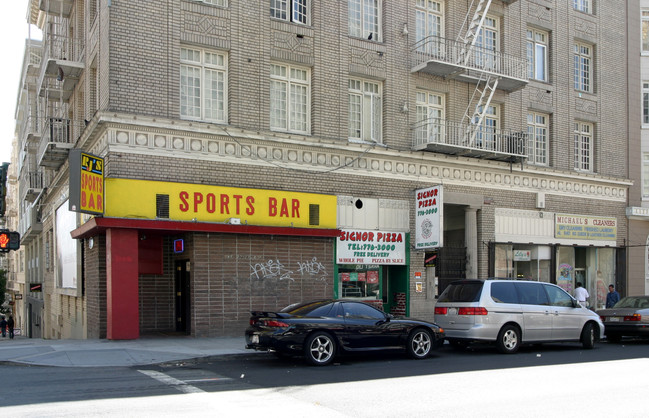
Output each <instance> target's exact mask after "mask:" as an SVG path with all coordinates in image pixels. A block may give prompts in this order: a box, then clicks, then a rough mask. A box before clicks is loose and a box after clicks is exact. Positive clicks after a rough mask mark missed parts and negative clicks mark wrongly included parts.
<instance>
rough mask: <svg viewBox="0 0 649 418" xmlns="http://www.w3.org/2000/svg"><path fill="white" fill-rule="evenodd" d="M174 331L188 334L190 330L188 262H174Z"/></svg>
mask: <svg viewBox="0 0 649 418" xmlns="http://www.w3.org/2000/svg"><path fill="white" fill-rule="evenodd" d="M175 270H176V277H175V282H176V283H175V290H176V331H177V332H184V333H186V334H189V333H190V331H191V328H190V323H189V320H190V312H191V310H190V301H191V299H190V297H189V296H190V293H189V290H190V285H189V283H190V282H189V274H190V268H189V260H177V261H176V269H175Z"/></svg>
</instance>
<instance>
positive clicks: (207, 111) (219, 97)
mask: <svg viewBox="0 0 649 418" xmlns="http://www.w3.org/2000/svg"><path fill="white" fill-rule="evenodd" d="M226 80H227V59H226V56H225V54H222V53H214V52H209V51H204V50H201V49H193V48H180V117H181V118H183V119H192V120H204V121H212V122H220V123H226V122H227V81H226Z"/></svg>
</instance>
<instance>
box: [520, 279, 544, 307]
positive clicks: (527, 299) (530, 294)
mask: <svg viewBox="0 0 649 418" xmlns="http://www.w3.org/2000/svg"><path fill="white" fill-rule="evenodd" d="M516 289H518V294H519V295H520V301H521V304H523V305H549V304H550V300H549V299H548V295H547V294H546V293H545V290H543V285H542V284H540V283H516Z"/></svg>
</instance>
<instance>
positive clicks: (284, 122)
mask: <svg viewBox="0 0 649 418" xmlns="http://www.w3.org/2000/svg"><path fill="white" fill-rule="evenodd" d="M310 97H311V77H310V71H309V70H308V69H305V68H299V67H293V66H290V65H286V64H271V65H270V128H271V129H273V130H280V131H287V132H296V133H301V134H308V133H309V132H310V129H311V126H310V123H311V118H310V111H309V109H310V108H311V103H310V100H311V99H310Z"/></svg>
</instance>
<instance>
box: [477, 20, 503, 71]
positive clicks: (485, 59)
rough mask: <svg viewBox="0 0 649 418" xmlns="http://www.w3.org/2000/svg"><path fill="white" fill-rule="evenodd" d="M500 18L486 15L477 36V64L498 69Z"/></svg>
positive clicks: (481, 66)
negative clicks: (497, 52) (497, 53)
mask: <svg viewBox="0 0 649 418" xmlns="http://www.w3.org/2000/svg"><path fill="white" fill-rule="evenodd" d="M498 24H499V23H498V20H497V19H495V18H493V17H489V16H487V17H485V20H484V23H483V25H482V28H481V29H480V32H479V33H478V36H477V38H476V43H475V45H476V47H477V48H476V50H475V53H474V54H475V64H476V66H478V67H480V68H483V69H486V70H494V69H497V68H496V66H497V59H496V58H497V55H496V51H498V49H499V48H498V39H499V37H498Z"/></svg>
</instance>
